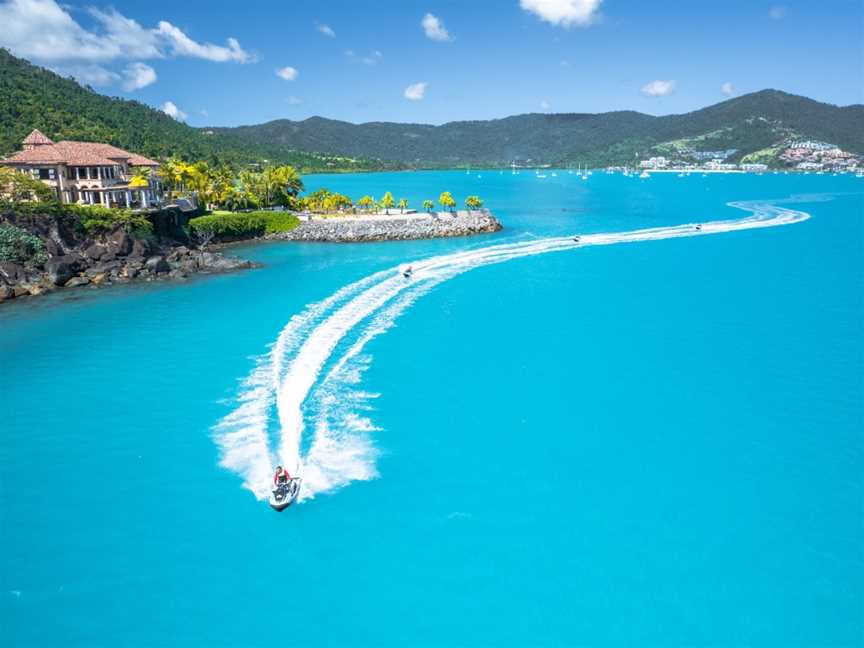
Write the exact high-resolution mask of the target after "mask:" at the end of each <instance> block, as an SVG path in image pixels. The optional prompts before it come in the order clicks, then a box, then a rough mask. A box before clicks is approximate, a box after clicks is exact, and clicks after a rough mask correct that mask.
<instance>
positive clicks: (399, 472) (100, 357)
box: [0, 171, 864, 646]
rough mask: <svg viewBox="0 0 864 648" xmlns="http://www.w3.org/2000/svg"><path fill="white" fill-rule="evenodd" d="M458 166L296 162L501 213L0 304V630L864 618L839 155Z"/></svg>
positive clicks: (432, 642) (848, 260)
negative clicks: (539, 174)
mask: <svg viewBox="0 0 864 648" xmlns="http://www.w3.org/2000/svg"><path fill="white" fill-rule="evenodd" d="M480 176H481V177H477V174H476V173H474V174H471V175H466V174H465V173H464V172H436V173H431V172H430V173H404V174H376V175H358V176H333V177H326V176H314V177H310V178H307V185H309V188H311V189H315V188H318V187H320V186H327V187H328V188H330V189H338V190H341V191H345V192H347V193H349V194H351V195H352V196H354V197H355V198H356V197H359V195H361V194H362V193H367V192H368V193H374V194H376V195H380V194H381V193H383V191H385V190H388V189H389V190H392V191H393V192H394V194H395V195H396V196H397V198H398V197H401V196H403V195H404V196H406V197H408V198H409V199H410V200H411V201H412V203H414V204H418V203H419V202H420V201H422V199H424V198H427V197H432V198H434V197H435V196H437V194H438V193H439V192H440V191H441V190H444V189H450V190H452V191H453V192H454V194H456V195H457V197H460V196H461V197H464V196H465V195H467V194H469V193H477V194H480V195H481V196H482V197H484V198H485V199H486V201H487V205H488V206H489V207H490V208H491V209H492V210H493V211H494V212H495V213H496V214H497V215H498V216H499V217H500V218H501V219H502V220H503V221H504V222H505V224H506V229H505V230H504V231H502V232H500V233H498V234H495V235H489V236H484V237H477V238H472V239H453V240H439V241H418V242H406V243H382V244H364V245H326V244H308V245H300V244H263V245H254V246H247V247H244V248H238V249H237V250H236V253H238V254H241V255H244V256H247V257H249V258H254V259H256V260H258V261H261V262H262V263H263V264H265V265H264V267H263V268H262V269H260V270H255V271H251V272H244V273H239V274H236V275H230V276H220V277H210V278H203V279H196V280H192V281H189V282H186V283H181V284H159V285H146V286H128V287H122V288H111V289H106V290H98V291H91V290H85V291H81V292H70V293H68V294H62V293H61V294H55V295H51V296H49V297H47V298H43V299H39V300H32V301H22V302H19V303H13V304H11V305H4V306H3V307H2V308H0V373H2V390H0V412H2V418H0V427H2V435H0V462H2V466H3V469H2V471H0V555H2V565H0V644H2V645H9V646H57V645H64V646H187V645H199V644H203V643H205V642H206V643H207V644H209V645H215V646H270V645H273V643H274V642H276V641H278V642H279V643H289V644H293V645H307V646H313V645H314V646H348V645H351V646H391V645H416V646H502V645H523V646H560V645H580V646H583V645H596V646H611V645H620V646H631V645H643V646H649V645H650V646H673V645H676V646H677V645H688V646H692V645H712V646H726V645H751V646H769V645H770V646H814V645H824V646H860V645H862V643H864V506H862V503H864V439H862V430H864V379H862V376H864V339H862V330H864V301H862V300H864V298H862V295H864V264H862V258H864V257H862V252H864V219H862V217H864V193H862V192H864V181H862V180H861V179H856V178H852V177H832V176H784V175H777V176H775V175H766V176H761V177H757V176H732V175H729V176H710V177H699V176H694V177H689V178H677V177H674V176H671V175H669V176H656V177H652V178H650V179H648V180H644V181H643V180H638V179H633V178H625V177H622V176H607V175H605V174H596V173H595V174H594V175H593V176H591V177H590V178H589V179H588V180H585V181H583V180H580V179H579V178H578V177H577V176H575V175H568V174H566V173H565V172H559V174H558V175H557V177H551V176H550V177H547V178H546V179H538V178H536V177H534V176H533V175H532V174H528V173H522V174H520V175H517V176H513V175H510V174H509V173H504V174H499V173H497V172H488V171H486V172H480ZM793 196H797V197H798V198H796V199H795V200H791V201H790V200H788V199H789V198H790V197H793ZM783 199H786V202H776V201H777V200H783ZM732 201H738V202H742V201H749V202H747V204H745V205H742V207H746V208H747V209H744V208H735V207H732V206H729V205H728V204H727V203H729V202H732ZM754 213H755V214H756V218H758V219H760V220H755V221H751V223H753V224H762V225H776V226H767V227H760V228H753V229H736V228H737V227H738V226H737V225H735V224H720V225H711V224H709V221H723V220H729V219H746V218H753V214H754ZM807 215H809V216H811V217H810V218H809V219H807V218H806V216H807ZM784 218H785V219H787V220H788V224H781V223H783V222H787V221H784V220H783V219H784ZM695 222H703V223H706V225H705V226H704V228H703V232H702V233H699V234H697V233H696V232H695V231H694V230H693V228H692V227H690V226H686V227H683V228H678V229H676V228H675V226H678V225H682V224H690V223H695ZM644 228H661V229H659V230H657V231H656V232H654V233H649V234H640V235H638V236H636V238H637V239H646V238H649V239H650V238H658V239H661V240H637V241H633V242H630V243H626V244H624V243H615V241H617V240H618V238H616V237H614V236H613V237H609V236H606V233H610V232H622V231H632V230H638V229H644ZM667 228H671V229H667ZM728 229H731V230H733V231H728V232H725V233H721V230H728ZM576 232H580V233H582V234H583V241H582V244H581V245H578V246H577V245H576V244H575V243H573V242H572V241H570V239H569V238H564V239H560V240H555V237H561V236H566V235H568V234H573V233H576ZM592 237H593V238H592ZM601 243H603V244H601ZM496 245H509V246H510V247H508V248H501V247H498V248H492V249H490V248H491V246H496ZM459 253H462V256H458V257H457V256H454V255H456V254H459ZM432 257H435V258H437V259H438V260H437V261H435V262H432V263H429V262H424V261H423V260H424V259H429V258H432ZM505 259H506V260H505ZM493 260H494V261H498V262H497V263H489V262H490V261H493ZM407 262H414V263H415V266H416V267H417V273H416V276H415V278H414V279H413V280H412V281H411V282H404V281H403V280H402V279H401V277H398V276H396V275H395V273H394V271H393V270H392V268H395V267H396V266H398V265H399V264H402V263H407ZM388 269H391V270H388ZM384 270H388V271H387V272H386V273H385V274H382V275H380V276H375V273H377V272H380V271H384ZM370 276H371V277H372V278H371V279H368V280H366V282H365V283H360V284H355V282H359V281H361V280H363V279H364V277H370ZM340 290H342V292H341V293H338V294H337V291H340ZM334 294H337V296H336V297H335V298H333V299H332V300H331V301H330V302H327V303H325V304H324V305H321V306H318V307H312V308H309V305H311V304H316V303H320V302H322V300H326V299H327V298H329V297H331V296H332V295H334ZM292 318H293V319H292ZM238 399H239V400H238ZM274 460H287V462H291V461H296V462H299V463H300V464H301V465H302V468H301V472H302V475H303V477H304V492H303V497H304V499H303V501H302V502H301V503H300V504H298V505H297V506H295V507H292V508H291V509H289V510H288V511H286V512H284V513H281V514H277V513H275V512H273V511H272V510H270V509H269V507H268V506H267V505H266V503H265V502H263V501H260V500H259V499H258V497H259V496H261V495H262V493H263V494H266V488H265V487H262V484H261V481H262V480H261V477H260V476H261V475H262V474H266V473H267V472H268V471H269V469H270V466H271V462H272V461H274ZM244 484H245V485H244Z"/></svg>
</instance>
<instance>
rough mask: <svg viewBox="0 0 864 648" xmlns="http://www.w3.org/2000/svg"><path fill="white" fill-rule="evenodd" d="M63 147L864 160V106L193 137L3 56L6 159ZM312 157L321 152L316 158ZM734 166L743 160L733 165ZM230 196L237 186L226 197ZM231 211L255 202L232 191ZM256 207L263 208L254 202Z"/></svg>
mask: <svg viewBox="0 0 864 648" xmlns="http://www.w3.org/2000/svg"><path fill="white" fill-rule="evenodd" d="M33 128H39V129H40V130H41V131H42V132H44V133H45V134H46V135H48V136H49V137H51V138H54V139H58V140H59V139H81V140H90V141H99V142H109V143H111V144H114V145H116V146H120V147H122V148H125V149H128V150H131V151H135V152H138V153H141V154H143V155H148V156H150V157H153V158H157V159H160V160H164V159H167V158H171V157H174V158H176V159H177V160H199V161H204V162H206V163H207V164H208V165H209V166H210V168H211V169H217V168H222V167H228V168H230V169H231V170H232V173H233V174H234V175H237V174H239V172H240V171H241V170H251V171H256V172H257V171H260V169H261V168H263V167H267V166H274V167H279V166H282V165H286V164H287V165H291V166H293V167H294V168H295V169H297V170H298V171H299V172H300V173H310V172H318V171H328V172H339V171H359V170H376V169H387V168H397V169H398V168H405V167H406V166H410V167H426V168H444V167H459V166H467V165H475V166H476V165H486V166H507V165H509V164H510V163H511V162H513V161H515V162H517V163H519V164H521V165H523V166H530V165H534V164H546V163H551V164H562V165H566V164H568V163H569V164H577V163H579V164H583V165H586V166H589V167H599V166H606V165H610V164H630V165H632V164H634V163H635V162H636V161H637V160H639V159H641V158H646V157H650V156H651V155H658V154H659V155H662V154H663V153H662V151H664V150H675V149H677V148H679V147H682V146H683V147H686V146H691V147H694V148H697V149H698V150H702V151H709V150H721V149H736V150H737V153H736V156H737V157H738V158H739V159H740V158H742V157H745V156H747V155H749V154H752V153H754V152H757V151H762V150H764V149H767V148H770V147H773V146H775V145H776V144H777V143H778V142H779V141H781V140H783V139H784V138H786V137H789V136H790V135H792V134H794V136H795V137H796V138H801V139H816V140H821V141H825V142H831V143H833V144H836V145H837V146H839V147H840V148H841V149H843V150H846V151H850V152H852V153H856V154H864V106H861V105H853V106H846V107H837V106H832V105H830V104H825V103H820V102H818V101H813V100H811V99H807V98H806V97H799V96H795V95H791V94H787V93H784V92H780V91H777V90H763V91H761V92H756V93H752V94H749V95H743V96H741V97H735V98H734V99H729V100H728V101H724V102H722V103H719V104H716V105H713V106H709V107H707V108H703V109H701V110H696V111H693V112H690V113H686V114H682V115H666V116H662V117H654V116H651V115H645V114H642V113H638V112H634V111H617V112H609V113H601V114H580V113H571V114H528V115H517V116H514V117H507V118H505V119H495V120H489V121H471V122H451V123H447V124H442V125H440V126H432V125H426V124H396V123H386V122H373V123H366V124H351V123H348V122H342V121H336V120H331V119H324V118H321V117H313V118H310V119H306V120H303V121H290V120H277V121H272V122H268V123H266V124H259V125H254V126H243V127H237V128H192V127H190V126H187V125H186V124H183V123H181V122H178V121H176V120H174V119H172V118H171V117H169V116H168V115H166V114H164V113H162V112H161V111H158V110H155V109H153V108H150V107H148V106H145V105H143V104H141V103H138V102H135V101H127V100H122V99H117V98H111V97H105V96H102V95H99V94H97V93H96V92H94V91H93V90H92V89H90V88H85V87H81V86H80V85H78V84H77V83H76V82H75V81H74V80H72V79H64V78H62V77H60V76H58V75H56V74H54V73H53V72H50V71H48V70H45V69H42V68H39V67H36V66H34V65H31V64H30V63H28V62H27V61H24V60H22V59H19V58H16V57H14V56H12V55H11V54H9V53H8V52H6V51H5V50H0V155H5V154H9V153H12V152H13V151H15V150H17V149H18V148H19V147H20V142H21V140H23V139H24V137H26V135H27V134H28V133H29V132H30V131H31V130H32V129H33ZM309 151H317V152H315V153H312V152H309ZM732 161H734V160H732ZM221 189H222V190H224V191H230V190H229V189H227V185H226V186H223V187H222V188H221ZM224 201H225V202H224V204H226V205H227V204H231V205H233V207H234V208H240V207H241V206H242V205H244V200H243V196H242V194H241V195H239V196H238V195H235V194H231V196H230V197H228V196H225V197H224ZM247 206H248V207H254V206H255V205H247Z"/></svg>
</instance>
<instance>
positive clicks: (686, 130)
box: [213, 90, 864, 166]
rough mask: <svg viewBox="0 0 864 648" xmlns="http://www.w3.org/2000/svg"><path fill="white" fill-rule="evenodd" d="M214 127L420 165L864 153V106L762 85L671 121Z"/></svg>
mask: <svg viewBox="0 0 864 648" xmlns="http://www.w3.org/2000/svg"><path fill="white" fill-rule="evenodd" d="M213 130H214V132H217V133H221V134H224V135H229V134H230V135H233V136H235V137H237V138H238V139H240V140H243V141H247V142H251V143H255V144H263V143H265V142H266V143H268V144H270V145H272V146H275V145H281V146H284V147H286V148H296V149H305V150H314V151H322V152H326V153H336V152H339V153H342V154H345V155H351V156H366V157H373V158H380V159H385V160H398V161H400V162H403V163H405V164H408V165H416V166H430V165H431V166H462V165H467V164H475V165H484V164H495V165H501V164H508V163H511V162H517V163H520V162H521V163H526V162H533V163H579V162H581V163H583V164H590V165H592V166H598V165H607V164H627V163H629V164H632V163H633V162H634V158H638V157H642V156H646V157H647V156H649V155H657V154H662V153H664V152H667V153H668V152H670V151H674V150H680V149H681V148H691V149H694V150H699V151H718V150H720V151H729V150H733V149H734V150H735V153H733V154H731V156H730V158H729V159H730V160H731V161H738V160H740V159H741V158H743V157H745V156H747V155H748V154H753V153H756V152H758V151H761V150H764V149H767V148H770V147H772V146H775V145H776V144H778V143H780V142H781V141H783V140H786V139H815V140H821V141H826V142H830V143H833V144H836V145H838V146H840V147H841V148H843V149H845V150H849V151H851V152H854V153H864V106H862V105H854V106H847V107H842V108H841V107H837V106H832V105H830V104H825V103H820V102H818V101H814V100H812V99H808V98H806V97H799V96H796V95H791V94H787V93H785V92H780V91H778V90H763V91H761V92H755V93H753V94H748V95H744V96H741V97H736V98H734V99H730V100H728V101H724V102H722V103H719V104H716V105H714V106H710V107H708V108H703V109H701V110H696V111H694V112H690V113H686V114H683V115H668V116H664V117H654V116H651V115H646V114H643V113H638V112H632V111H620V112H608V113H600V114H579V113H566V114H528V115H518V116H515V117H507V118H504V119H493V120H488V121H462V122H450V123H447V124H443V125H441V126H430V125H427V124H399V123H391V122H371V123H366V124H351V123H348V122H343V121H335V120H332V119H324V118H322V117H311V118H309V119H306V120H303V121H289V120H287V119H280V120H276V121H271V122H268V123H266V124H260V125H257V126H241V127H238V128H214V129H213Z"/></svg>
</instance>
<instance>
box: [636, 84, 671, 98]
mask: <svg viewBox="0 0 864 648" xmlns="http://www.w3.org/2000/svg"><path fill="white" fill-rule="evenodd" d="M676 85H677V84H676V83H675V81H659V80H658V81H652V82H651V83H646V84H645V85H644V86H642V94H643V95H645V96H646V97H665V96H666V95H670V94H672V93H673V92H675V86H676Z"/></svg>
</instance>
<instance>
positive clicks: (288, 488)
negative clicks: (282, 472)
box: [270, 477, 302, 511]
mask: <svg viewBox="0 0 864 648" xmlns="http://www.w3.org/2000/svg"><path fill="white" fill-rule="evenodd" d="M301 481H302V480H301V479H300V478H299V477H293V478H291V479H289V480H288V481H287V482H285V483H284V484H279V485H277V486H276V487H275V488H274V489H273V493H272V494H271V495H270V506H272V507H273V508H274V509H276V510H277V511H283V510H285V509H286V508H288V507H289V506H291V505H292V504H293V503H294V500H296V499H297V495H298V494H299V493H300V482H301Z"/></svg>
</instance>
